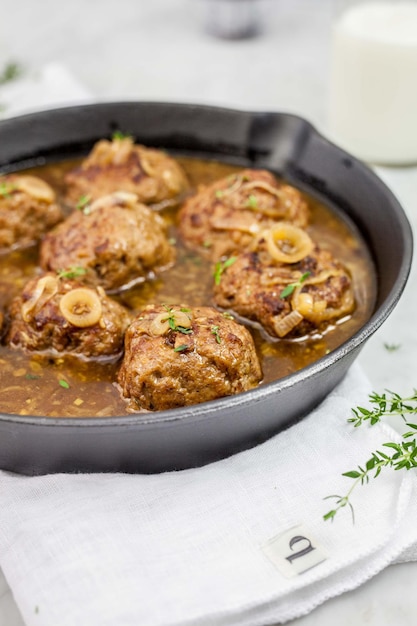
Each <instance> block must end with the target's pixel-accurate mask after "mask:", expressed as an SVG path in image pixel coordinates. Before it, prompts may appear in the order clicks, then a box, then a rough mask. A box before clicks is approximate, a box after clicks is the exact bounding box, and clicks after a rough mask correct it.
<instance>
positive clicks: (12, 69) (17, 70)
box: [0, 61, 24, 85]
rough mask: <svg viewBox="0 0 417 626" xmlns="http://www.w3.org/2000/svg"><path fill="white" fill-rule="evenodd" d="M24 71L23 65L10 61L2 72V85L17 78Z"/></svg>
mask: <svg viewBox="0 0 417 626" xmlns="http://www.w3.org/2000/svg"><path fill="white" fill-rule="evenodd" d="M23 73H24V70H23V67H22V66H21V65H20V64H19V63H16V62H15V61H9V62H8V63H6V65H5V66H4V68H3V70H2V71H1V72H0V85H5V84H6V83H10V82H11V81H12V80H16V78H19V77H20V76H22V74H23Z"/></svg>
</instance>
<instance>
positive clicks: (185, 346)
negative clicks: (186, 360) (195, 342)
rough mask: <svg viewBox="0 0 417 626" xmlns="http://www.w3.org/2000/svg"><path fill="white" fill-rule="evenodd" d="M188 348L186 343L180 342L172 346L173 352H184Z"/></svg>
mask: <svg viewBox="0 0 417 626" xmlns="http://www.w3.org/2000/svg"><path fill="white" fill-rule="evenodd" d="M187 348H188V346H187V344H186V343H182V344H181V345H180V346H177V347H176V348H174V352H184V350H186V349H187Z"/></svg>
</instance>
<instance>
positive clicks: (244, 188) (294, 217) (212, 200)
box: [178, 169, 309, 260]
mask: <svg viewBox="0 0 417 626" xmlns="http://www.w3.org/2000/svg"><path fill="white" fill-rule="evenodd" d="M308 216H309V208H308V205H307V202H306V201H305V200H304V198H303V196H302V195H301V193H300V192H299V191H298V190H297V189H295V188H294V187H292V186H290V185H287V184H285V183H282V182H278V181H277V180H276V178H275V177H274V176H273V174H271V173H270V172H267V171H265V170H250V169H247V170H243V171H242V172H240V173H238V174H234V175H232V176H227V177H226V178H223V179H221V180H219V181H216V182H215V183H213V184H211V185H208V186H206V187H203V188H201V189H200V191H198V192H197V193H196V194H195V195H194V196H192V197H191V198H189V199H188V200H187V201H186V202H185V203H184V205H183V206H182V208H181V210H180V211H179V216H178V219H179V231H180V233H181V236H182V238H183V240H184V242H185V243H186V245H187V246H188V247H190V248H192V249H194V250H198V251H200V252H201V253H202V254H204V255H205V256H208V257H209V258H211V259H213V260H216V259H219V258H221V257H222V256H225V255H229V254H232V253H233V252H235V251H236V250H238V251H241V250H244V249H247V248H248V247H249V246H250V245H251V244H252V241H253V238H254V237H255V236H256V235H257V234H258V233H259V232H260V231H261V230H262V229H264V228H266V227H268V226H270V225H272V224H273V223H275V222H278V221H282V220H283V221H286V222H290V223H293V224H294V225H296V226H299V227H302V228H304V227H305V226H306V225H307V222H308Z"/></svg>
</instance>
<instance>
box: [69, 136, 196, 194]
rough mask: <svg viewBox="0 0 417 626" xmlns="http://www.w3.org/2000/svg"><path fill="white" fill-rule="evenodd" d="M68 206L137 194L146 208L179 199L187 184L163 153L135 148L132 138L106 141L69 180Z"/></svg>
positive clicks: (179, 168) (73, 172)
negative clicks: (115, 194)
mask: <svg viewBox="0 0 417 626" xmlns="http://www.w3.org/2000/svg"><path fill="white" fill-rule="evenodd" d="M65 182H66V185H67V196H66V199H67V202H68V203H69V204H71V205H73V206H75V205H76V204H77V203H78V202H79V201H80V198H83V197H85V196H86V197H88V198H90V199H91V200H94V199H96V198H99V197H100V196H105V195H107V194H109V193H112V192H113V191H129V192H131V193H135V194H136V195H137V196H138V198H139V200H140V201H141V202H143V203H144V204H151V203H159V202H163V201H167V200H172V199H173V198H176V197H177V196H178V195H179V194H180V193H182V192H183V191H184V190H185V189H186V188H187V187H188V182H187V178H186V175H185V173H184V171H183V170H182V168H181V166H180V165H179V164H178V163H177V162H176V161H175V160H174V159H173V158H171V157H169V156H168V155H167V154H165V153H164V152H162V151H161V150H154V149H151V148H146V147H145V146H140V145H135V144H134V143H133V140H132V139H131V138H130V137H125V138H122V139H117V138H116V139H113V140H112V141H107V140H106V139H103V140H101V141H99V142H98V143H96V144H95V146H94V147H93V149H92V151H91V153H90V154H89V155H88V157H87V158H86V159H85V160H84V161H83V162H82V164H81V165H80V167H77V168H75V169H74V170H72V171H70V172H69V173H68V174H67V175H66V177H65Z"/></svg>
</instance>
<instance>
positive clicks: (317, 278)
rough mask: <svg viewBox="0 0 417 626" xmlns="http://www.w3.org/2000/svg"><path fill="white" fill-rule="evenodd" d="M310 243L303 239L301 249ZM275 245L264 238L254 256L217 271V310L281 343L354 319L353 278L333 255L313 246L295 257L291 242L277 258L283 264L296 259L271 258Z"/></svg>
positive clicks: (250, 254) (234, 259)
mask: <svg viewBox="0 0 417 626" xmlns="http://www.w3.org/2000/svg"><path fill="white" fill-rule="evenodd" d="M302 232H303V231H302ZM308 240H309V237H308V235H307V234H306V233H304V237H303V244H304V245H305V244H306V242H308ZM271 241H273V239H271V240H269V241H266V240H265V239H264V238H261V240H260V241H259V242H258V246H257V249H256V251H254V252H245V253H242V254H239V255H237V256H236V257H230V259H229V260H228V261H227V262H225V263H223V264H222V265H219V266H218V270H220V271H217V274H216V276H217V280H216V281H215V282H216V283H217V284H215V286H214V300H215V302H216V304H217V305H218V306H220V307H222V308H224V309H228V310H232V311H234V312H235V313H236V314H238V315H239V316H241V317H243V318H246V319H248V320H252V321H253V322H257V323H258V324H260V325H261V326H262V327H263V328H264V330H265V331H266V332H267V333H268V334H269V335H270V336H272V337H279V338H282V337H288V338H291V337H300V336H303V335H306V334H308V333H311V332H313V331H319V332H320V331H324V330H325V329H326V327H328V325H329V324H330V323H332V322H334V321H336V320H337V319H339V318H342V317H344V316H346V315H348V314H350V313H352V311H353V309H354V306H355V302H354V295H353V287H352V282H351V278H350V276H349V273H348V271H347V270H346V268H345V267H344V266H343V265H342V264H341V263H340V262H339V261H337V260H336V259H334V258H333V257H332V255H331V254H330V252H328V251H327V250H320V249H319V248H318V247H317V246H314V244H313V242H312V241H311V240H310V245H309V246H308V245H307V247H304V248H302V246H300V250H299V254H298V255H297V253H296V252H297V251H295V252H294V250H292V249H291V247H290V246H289V243H288V240H287V242H286V243H287V246H289V247H288V248H287V249H285V248H284V249H283V250H282V249H281V250H278V251H277V254H276V255H275V256H278V257H279V258H281V254H283V257H282V258H285V256H288V257H289V259H290V260H291V259H292V257H293V256H294V258H295V259H296V260H292V261H291V262H284V261H283V260H277V259H276V258H273V256H271V253H270V252H272V253H273V254H274V250H269V249H268V248H271V245H268V244H271ZM293 253H294V254H293ZM298 257H301V258H298ZM287 261H288V259H287Z"/></svg>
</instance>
